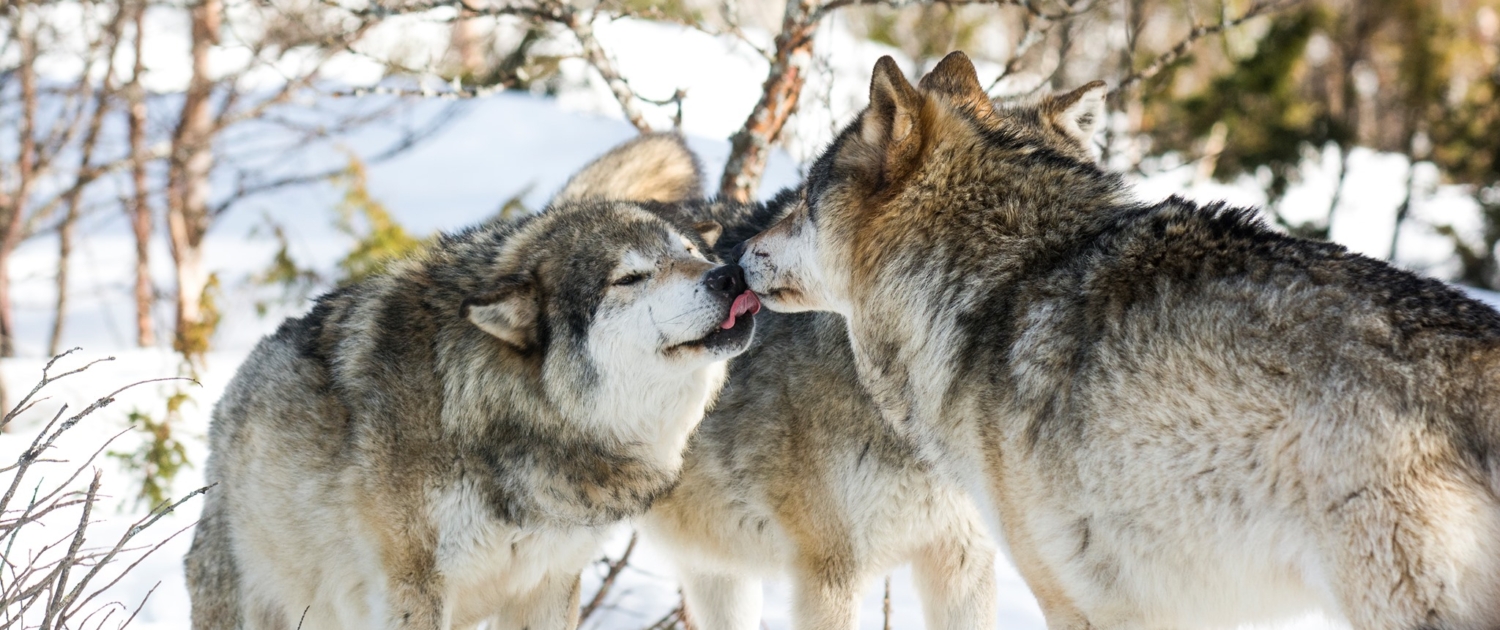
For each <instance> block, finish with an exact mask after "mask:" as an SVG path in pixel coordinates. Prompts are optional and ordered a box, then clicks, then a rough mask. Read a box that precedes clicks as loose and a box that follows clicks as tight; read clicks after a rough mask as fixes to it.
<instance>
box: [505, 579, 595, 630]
mask: <svg viewBox="0 0 1500 630" xmlns="http://www.w3.org/2000/svg"><path fill="white" fill-rule="evenodd" d="M578 600H579V576H577V575H572V576H565V575H549V576H547V578H546V579H544V580H543V581H542V583H541V584H539V585H537V587H536V588H535V589H532V590H531V592H529V593H526V594H525V595H521V596H518V597H516V598H515V599H514V600H512V601H511V602H510V604H509V605H508V606H506V607H505V609H504V610H502V611H500V612H499V613H497V614H495V616H493V617H490V619H489V623H488V625H487V627H488V628H489V630H573V629H574V628H577V627H578Z"/></svg>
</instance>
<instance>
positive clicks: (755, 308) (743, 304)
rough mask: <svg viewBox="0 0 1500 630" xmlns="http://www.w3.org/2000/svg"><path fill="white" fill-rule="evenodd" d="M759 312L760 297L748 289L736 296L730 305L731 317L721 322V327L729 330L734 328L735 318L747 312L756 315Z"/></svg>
mask: <svg viewBox="0 0 1500 630" xmlns="http://www.w3.org/2000/svg"><path fill="white" fill-rule="evenodd" d="M759 312H760V298H759V297H756V295H755V294H754V293H752V292H750V291H746V292H744V293H741V294H740V296H739V297H737V298H734V304H730V305H729V318H728V319H725V320H724V323H722V324H719V328H722V329H724V330H729V329H730V328H734V320H735V318H737V317H739V316H741V315H744V314H745V313H750V314H751V315H754V314H756V313H759Z"/></svg>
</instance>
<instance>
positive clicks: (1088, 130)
mask: <svg viewBox="0 0 1500 630" xmlns="http://www.w3.org/2000/svg"><path fill="white" fill-rule="evenodd" d="M1107 95H1108V90H1106V89H1105V88H1104V82H1103V81H1094V82H1091V83H1089V84H1088V85H1085V86H1083V87H1081V88H1078V89H1076V90H1073V91H1072V92H1068V93H1067V94H1063V95H1060V96H1054V97H1052V98H1051V99H1049V100H1048V101H1047V103H1046V105H1045V109H1046V112H1047V116H1048V118H1050V119H1051V120H1052V124H1054V125H1057V127H1058V128H1059V129H1061V130H1062V131H1063V133H1066V134H1068V135H1069V136H1070V137H1072V138H1073V139H1074V140H1077V141H1078V143H1079V144H1081V145H1083V146H1084V147H1089V146H1092V145H1093V143H1094V133H1095V132H1097V131H1099V127H1101V126H1103V125H1104V97H1105V96H1107Z"/></svg>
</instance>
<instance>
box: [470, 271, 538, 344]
mask: <svg viewBox="0 0 1500 630" xmlns="http://www.w3.org/2000/svg"><path fill="white" fill-rule="evenodd" d="M540 315H541V306H540V305H539V304H538V303H537V292H536V287H535V286H534V285H533V283H532V282H531V280H530V279H528V278H526V277H523V276H510V277H507V278H504V279H502V280H501V281H500V283H499V286H498V287H496V288H495V289H494V290H491V291H488V292H486V293H482V294H480V295H477V296H474V297H471V298H469V299H467V300H464V304H463V316H464V318H465V319H468V320H469V321H470V322H473V323H474V325H475V326H478V327H479V329H480V330H483V331H485V332H487V333H489V334H491V335H494V336H495V337H496V338H497V339H499V340H501V341H504V342H505V343H507V344H510V345H512V346H515V348H516V349H517V350H522V351H525V350H530V349H531V348H532V347H533V346H535V345H536V342H537V334H536V329H537V318H538V317H539V316H540Z"/></svg>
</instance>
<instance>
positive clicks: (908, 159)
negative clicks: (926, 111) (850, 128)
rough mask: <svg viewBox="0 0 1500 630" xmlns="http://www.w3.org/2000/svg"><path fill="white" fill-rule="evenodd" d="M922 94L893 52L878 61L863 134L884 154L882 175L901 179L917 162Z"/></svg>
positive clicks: (862, 123) (865, 139)
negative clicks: (913, 84)
mask: <svg viewBox="0 0 1500 630" xmlns="http://www.w3.org/2000/svg"><path fill="white" fill-rule="evenodd" d="M922 102H923V101H922V95H921V93H919V92H917V90H916V88H914V87H912V86H911V83H909V82H907V80H906V76H905V75H903V74H901V68H900V67H898V66H897V65H896V60H895V59H891V58H890V57H889V56H885V57H881V58H880V61H877V62H875V73H874V76H872V77H871V78H870V107H869V108H867V109H866V110H865V114H864V118H863V119H862V121H861V125H860V136H861V138H862V139H863V140H864V141H865V143H866V144H867V145H869V146H871V147H873V148H875V149H876V151H877V153H878V155H880V156H881V163H880V165H879V167H880V171H881V175H882V179H884V180H885V181H892V180H896V179H900V178H901V177H902V176H904V175H906V174H907V173H908V172H910V171H911V169H912V168H913V167H914V166H916V161H917V152H918V150H919V149H921V147H922V138H921V133H922V130H921V114H922Z"/></svg>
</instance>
